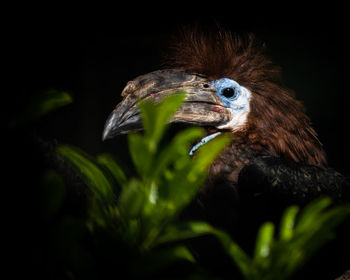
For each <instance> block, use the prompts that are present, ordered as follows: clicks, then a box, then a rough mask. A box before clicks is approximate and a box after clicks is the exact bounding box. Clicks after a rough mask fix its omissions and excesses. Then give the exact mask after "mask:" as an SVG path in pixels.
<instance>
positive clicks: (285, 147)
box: [103, 31, 326, 166]
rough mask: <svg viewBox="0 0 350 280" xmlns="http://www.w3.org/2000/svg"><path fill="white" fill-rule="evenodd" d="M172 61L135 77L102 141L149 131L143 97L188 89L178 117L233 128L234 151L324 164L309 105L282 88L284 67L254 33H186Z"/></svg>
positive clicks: (218, 128)
mask: <svg viewBox="0 0 350 280" xmlns="http://www.w3.org/2000/svg"><path fill="white" fill-rule="evenodd" d="M167 65H168V66H167V67H166V68H165V69H163V70H159V71H155V72H151V73H148V74H145V75H142V76H139V77H137V78H136V79H134V80H132V81H130V82H128V84H127V85H126V87H125V88H124V90H123V92H122V97H123V100H122V102H120V103H119V104H118V105H117V106H116V108H115V109H114V111H113V112H112V113H111V115H110V116H109V118H108V120H107V122H106V125H105V128H104V131H103V139H109V138H113V137H115V136H117V135H119V134H127V133H129V132H132V131H135V130H139V129H141V128H142V121H141V116H140V114H139V110H138V105H137V104H138V101H140V100H145V99H153V100H154V101H155V102H158V101H160V100H161V99H162V98H163V97H164V96H166V95H170V94H171V95H173V94H178V93H180V92H186V99H185V102H184V103H183V105H182V106H181V107H180V109H179V110H178V111H177V112H176V113H175V115H174V116H173V117H172V119H171V122H182V123H187V124H191V125H194V126H202V127H205V128H207V130H208V131H210V133H217V132H223V131H224V132H229V133H232V135H233V144H232V145H231V147H229V148H234V146H235V143H238V142H239V143H240V147H244V146H246V147H249V149H252V150H255V151H257V152H259V153H262V154H270V155H274V156H278V157H286V158H289V159H292V160H294V161H296V162H304V163H307V164H312V165H317V166H325V164H326V161H325V156H324V152H323V149H322V145H321V144H320V142H319V141H318V139H317V137H316V133H315V131H314V130H313V129H312V128H311V126H310V121H309V118H308V117H307V116H306V114H305V112H304V107H303V105H302V104H301V103H300V102H299V101H297V100H296V99H295V97H294V94H293V93H292V92H291V91H290V90H288V89H286V88H284V87H283V86H282V83H281V80H280V72H279V69H278V68H277V67H276V66H274V65H273V64H272V63H271V61H270V60H269V59H268V58H266V56H265V55H264V47H263V46H262V45H261V44H258V43H257V42H256V39H255V38H254V37H252V36H249V37H247V38H243V39H242V38H239V37H233V36H231V35H230V34H229V33H227V32H223V31H220V32H218V33H217V34H204V33H203V32H198V31H186V32H184V33H183V34H182V35H181V36H180V37H178V38H177V40H176V43H175V45H174V46H173V48H172V51H171V53H170V55H169V56H168V59H167ZM224 152H225V151H224Z"/></svg>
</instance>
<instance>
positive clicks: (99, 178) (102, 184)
mask: <svg viewBox="0 0 350 280" xmlns="http://www.w3.org/2000/svg"><path fill="white" fill-rule="evenodd" d="M57 152H58V154H59V155H61V156H63V157H64V158H66V159H67V160H69V161H70V163H71V164H72V165H73V166H74V167H75V168H76V170H78V174H79V175H80V176H81V178H82V180H83V181H84V182H85V183H86V185H87V186H88V187H89V188H90V190H91V191H92V192H93V193H94V194H95V195H97V197H98V198H99V199H100V200H103V201H104V200H106V201H108V202H112V201H113V199H114V194H113V191H112V185H111V183H110V182H109V181H108V179H107V178H106V176H105V175H104V173H103V172H102V170H101V169H100V168H99V167H98V166H97V165H96V164H95V163H94V162H93V160H92V159H89V156H88V155H87V154H85V153H84V152H83V151H82V150H80V149H78V148H76V147H73V146H67V145H61V146H58V147H57Z"/></svg>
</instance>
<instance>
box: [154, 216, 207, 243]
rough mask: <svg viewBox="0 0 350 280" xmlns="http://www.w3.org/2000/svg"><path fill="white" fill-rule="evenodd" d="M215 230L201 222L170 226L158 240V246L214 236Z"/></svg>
mask: <svg viewBox="0 0 350 280" xmlns="http://www.w3.org/2000/svg"><path fill="white" fill-rule="evenodd" d="M213 232H214V229H213V227H212V226H211V225H209V224H208V223H206V222H201V221H188V222H183V223H180V224H170V225H168V226H167V227H166V228H165V230H164V232H163V233H162V234H161V235H160V236H159V238H158V239H157V244H156V245H158V244H163V243H172V242H179V241H185V240H187V239H192V238H195V237H198V236H202V235H206V234H212V233H213Z"/></svg>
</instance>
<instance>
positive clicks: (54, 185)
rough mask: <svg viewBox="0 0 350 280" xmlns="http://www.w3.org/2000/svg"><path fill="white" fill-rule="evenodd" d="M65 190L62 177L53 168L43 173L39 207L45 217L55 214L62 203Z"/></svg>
mask: <svg viewBox="0 0 350 280" xmlns="http://www.w3.org/2000/svg"><path fill="white" fill-rule="evenodd" d="M65 191H66V189H65V186H64V183H63V180H62V178H61V177H60V176H59V175H58V174H57V173H56V172H55V171H54V170H48V171H46V172H45V173H44V174H43V176H42V180H41V207H42V213H43V214H44V215H45V217H46V218H49V217H52V216H53V215H55V214H57V212H58V211H59V209H60V207H61V205H62V203H63V200H64V197H65Z"/></svg>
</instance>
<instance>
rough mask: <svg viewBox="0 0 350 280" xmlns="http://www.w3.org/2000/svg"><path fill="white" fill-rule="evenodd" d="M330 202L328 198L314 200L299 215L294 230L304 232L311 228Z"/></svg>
mask: <svg viewBox="0 0 350 280" xmlns="http://www.w3.org/2000/svg"><path fill="white" fill-rule="evenodd" d="M331 203H332V200H331V199H330V198H329V197H324V198H320V199H317V200H315V201H314V202H312V203H310V204H309V205H307V206H306V207H305V209H304V210H303V211H302V213H301V214H300V217H299V219H298V222H297V225H296V228H295V230H296V231H305V229H307V228H311V225H312V224H314V223H315V222H317V220H316V218H317V217H318V216H319V215H320V214H321V212H322V211H323V210H325V209H326V208H327V207H328V206H329V205H330V204H331Z"/></svg>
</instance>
